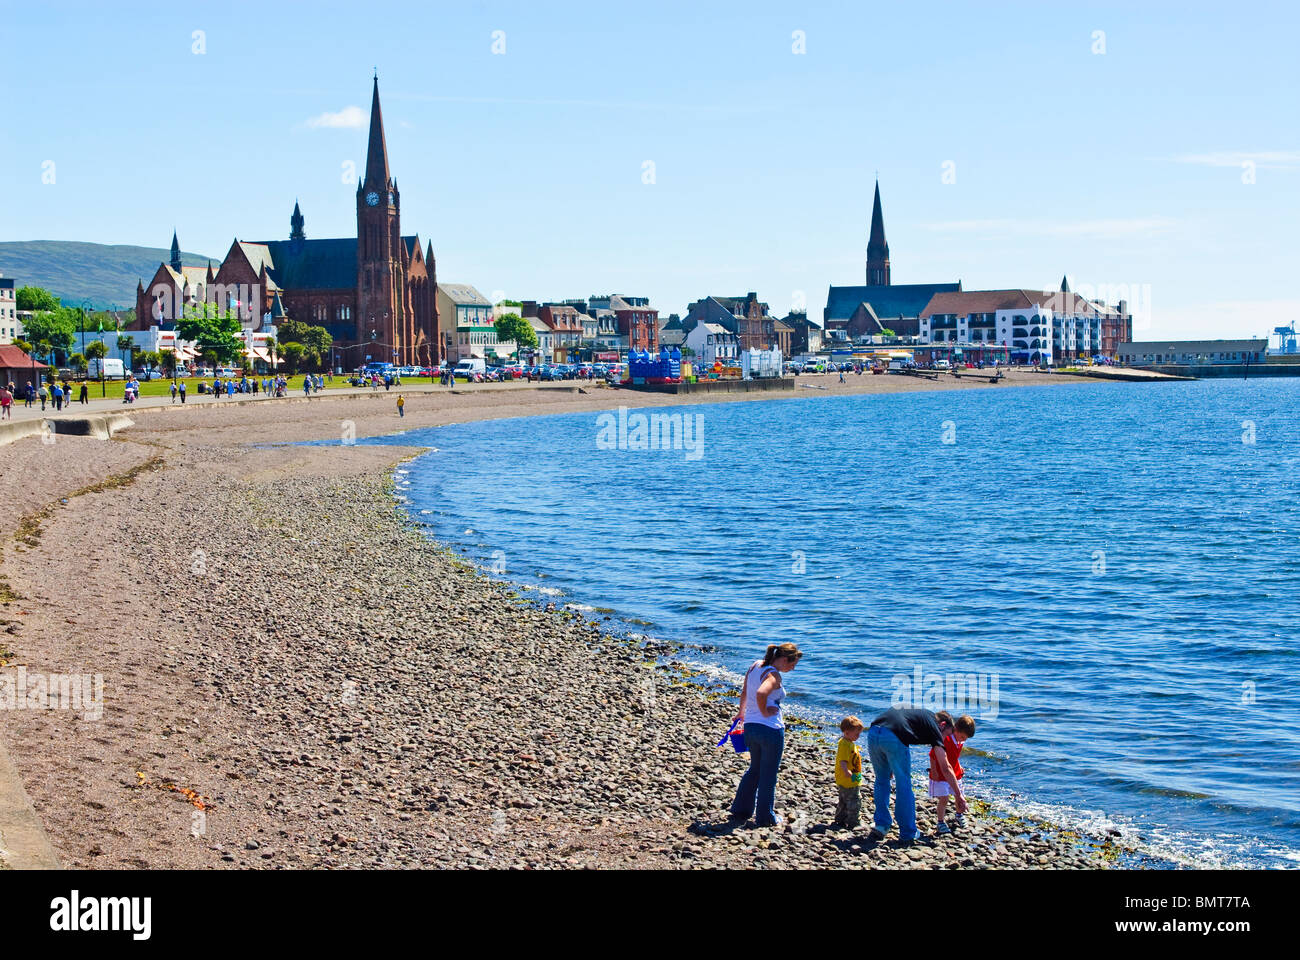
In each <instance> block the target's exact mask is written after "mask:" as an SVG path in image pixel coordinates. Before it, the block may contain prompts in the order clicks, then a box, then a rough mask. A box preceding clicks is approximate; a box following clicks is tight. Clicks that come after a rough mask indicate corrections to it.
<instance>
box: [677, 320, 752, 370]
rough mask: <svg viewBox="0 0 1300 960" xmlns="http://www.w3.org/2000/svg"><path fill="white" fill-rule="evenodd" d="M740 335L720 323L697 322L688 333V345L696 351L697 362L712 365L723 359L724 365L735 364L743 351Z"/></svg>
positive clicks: (705, 365) (706, 365) (707, 365)
mask: <svg viewBox="0 0 1300 960" xmlns="http://www.w3.org/2000/svg"><path fill="white" fill-rule="evenodd" d="M740 344H741V340H740V337H739V336H738V335H737V334H736V333H734V332H732V331H731V330H728V329H727V328H726V327H724V326H723V325H722V324H720V323H710V322H708V321H707V320H706V321H704V322H702V323H697V324H696V325H695V326H694V327H693V328H692V329H691V332H690V333H688V334H687V335H686V346H688V347H690V348H691V349H692V350H694V351H695V356H696V358H698V359H697V362H698V363H700V364H701V365H702V366H704V367H711V366H713V365H714V363H717V362H719V361H721V363H722V364H723V365H724V366H734V365H735V364H736V363H737V361H738V359H739V357H740V351H741V345H740Z"/></svg>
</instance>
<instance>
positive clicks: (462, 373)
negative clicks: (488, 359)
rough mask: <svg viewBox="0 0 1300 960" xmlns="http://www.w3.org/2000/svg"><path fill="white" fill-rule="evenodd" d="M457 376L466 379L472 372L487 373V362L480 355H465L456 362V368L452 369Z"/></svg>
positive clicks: (470, 376) (471, 376)
mask: <svg viewBox="0 0 1300 960" xmlns="http://www.w3.org/2000/svg"><path fill="white" fill-rule="evenodd" d="M452 372H453V373H455V374H456V376H457V377H464V378H465V379H466V380H469V379H472V378H473V375H474V374H476V373H477V374H478V375H479V376H483V375H484V374H486V373H487V364H486V363H485V362H484V360H483V358H482V357H466V358H465V359H464V360H462V361H460V362H459V363H458V364H456V369H455V370H454V371H452Z"/></svg>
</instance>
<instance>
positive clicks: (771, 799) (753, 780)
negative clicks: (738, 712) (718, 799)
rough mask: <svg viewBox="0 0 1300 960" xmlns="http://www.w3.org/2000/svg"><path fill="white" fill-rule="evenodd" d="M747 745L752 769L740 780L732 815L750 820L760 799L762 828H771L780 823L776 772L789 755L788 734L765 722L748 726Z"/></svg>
mask: <svg viewBox="0 0 1300 960" xmlns="http://www.w3.org/2000/svg"><path fill="white" fill-rule="evenodd" d="M745 746H746V747H748V748H749V769H748V770H746V771H745V775H744V776H743V777H741V778H740V786H739V787H738V788H737V789H736V799H735V800H732V801H731V813H732V816H735V817H739V818H740V819H741V820H748V819H749V818H750V817H751V816H753V815H754V812H755V806H754V804H755V800H757V803H758V807H757V812H758V816H757V817H756V820H757V822H758V825H759V826H760V827H770V826H773V825H775V824H776V810H775V809H774V806H775V803H776V773H777V770H779V769H780V767H781V754H782V753H784V752H785V731H784V730H777V729H775V728H773V727H765V726H763V725H762V724H761V723H753V724H745Z"/></svg>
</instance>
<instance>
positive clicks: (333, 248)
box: [261, 237, 357, 290]
mask: <svg viewBox="0 0 1300 960" xmlns="http://www.w3.org/2000/svg"><path fill="white" fill-rule="evenodd" d="M261 246H262V247H264V248H265V249H266V251H267V253H268V254H269V256H270V258H271V262H270V263H269V264H267V269H269V270H270V271H271V276H272V277H273V279H274V280H275V282H276V284H277V285H278V286H279V287H280V289H282V290H350V289H352V288H354V287H356V285H357V240H356V237H343V238H341V239H338V240H269V241H267V242H266V243H264V244H261Z"/></svg>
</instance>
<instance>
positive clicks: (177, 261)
mask: <svg viewBox="0 0 1300 960" xmlns="http://www.w3.org/2000/svg"><path fill="white" fill-rule="evenodd" d="M171 267H172V269H173V270H176V271H179V270H180V268H181V245H180V243H179V242H178V241H177V239H176V231H175V230H172V260H171Z"/></svg>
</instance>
